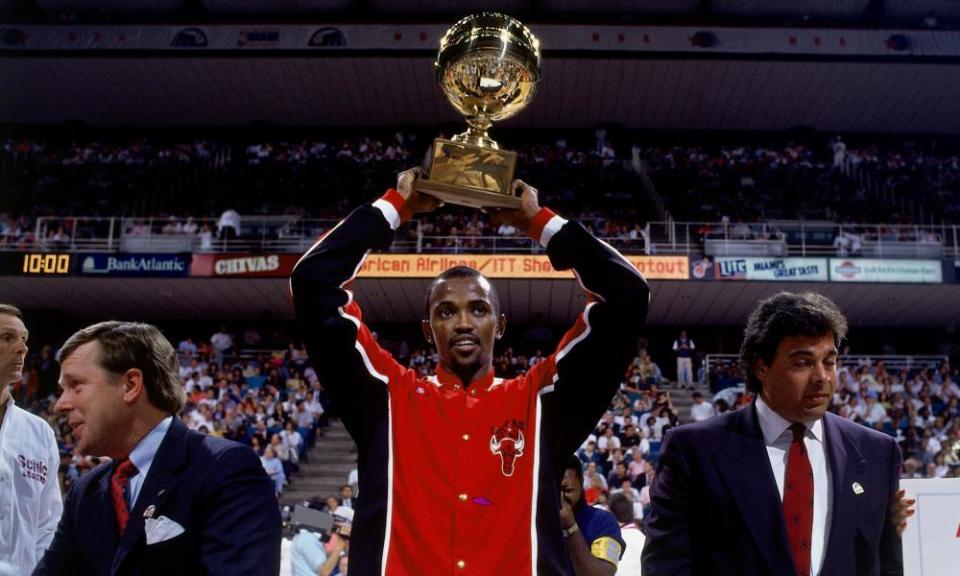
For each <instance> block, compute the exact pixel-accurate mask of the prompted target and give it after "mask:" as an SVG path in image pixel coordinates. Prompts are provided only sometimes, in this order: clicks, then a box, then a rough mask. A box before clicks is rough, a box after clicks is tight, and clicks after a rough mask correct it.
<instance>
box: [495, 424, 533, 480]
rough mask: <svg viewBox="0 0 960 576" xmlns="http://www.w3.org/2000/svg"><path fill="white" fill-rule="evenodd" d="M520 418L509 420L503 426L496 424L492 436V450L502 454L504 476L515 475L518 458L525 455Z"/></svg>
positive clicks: (501, 468) (501, 461)
mask: <svg viewBox="0 0 960 576" xmlns="http://www.w3.org/2000/svg"><path fill="white" fill-rule="evenodd" d="M525 427H526V426H525V424H524V423H523V422H521V421H519V420H508V421H507V422H506V423H504V425H503V426H495V427H494V428H493V435H492V436H490V452H491V453H493V454H499V455H500V471H501V472H503V475H504V476H513V470H514V464H515V463H516V461H517V458H519V457H520V456H523V445H524V439H523V429H524V428H525Z"/></svg>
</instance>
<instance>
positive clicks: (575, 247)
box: [529, 209, 650, 458]
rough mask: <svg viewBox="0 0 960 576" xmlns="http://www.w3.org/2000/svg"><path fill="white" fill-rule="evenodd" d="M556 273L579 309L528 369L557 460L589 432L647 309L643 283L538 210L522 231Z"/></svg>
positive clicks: (611, 255) (605, 249) (596, 245)
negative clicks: (569, 277)
mask: <svg viewBox="0 0 960 576" xmlns="http://www.w3.org/2000/svg"><path fill="white" fill-rule="evenodd" d="M529 230H530V232H531V234H532V235H533V236H534V237H535V238H537V239H539V240H540V243H541V244H542V245H543V246H545V247H546V249H547V254H548V255H549V257H550V263H551V264H552V265H553V267H554V268H555V269H557V270H570V269H572V270H573V273H574V275H575V276H576V278H577V281H578V282H579V284H580V287H581V288H582V289H583V291H584V292H585V293H586V296H587V306H586V308H585V309H584V311H583V312H582V313H581V314H580V316H579V317H578V318H577V320H576V322H575V323H574V325H573V327H572V328H570V329H569V330H568V331H567V333H566V334H565V335H564V337H563V339H562V340H561V341H560V344H559V345H558V347H557V350H556V352H554V354H553V355H551V356H550V358H548V359H547V361H545V362H542V363H540V364H538V365H537V366H536V368H535V369H536V370H537V372H538V374H537V376H536V377H537V379H538V380H539V382H540V386H541V393H543V394H547V393H550V394H549V396H551V397H550V398H549V399H546V398H545V400H544V401H545V405H547V406H549V408H548V409H550V410H552V411H553V412H554V413H555V414H556V417H557V419H558V421H559V422H562V424H563V425H562V427H560V428H558V429H557V430H556V432H555V437H556V440H557V441H556V443H555V446H556V448H557V451H558V454H557V457H562V458H565V457H566V455H567V454H569V453H571V452H573V451H574V450H575V449H576V447H577V446H579V445H580V443H581V442H582V441H583V439H584V438H586V437H587V435H588V434H589V433H590V431H591V430H592V429H593V427H594V426H595V425H596V423H597V420H599V419H600V416H601V415H602V414H603V412H604V410H605V409H606V407H607V406H608V405H609V403H610V400H611V399H612V398H613V395H614V394H615V393H616V391H617V389H618V388H619V386H620V382H621V381H622V380H623V374H624V370H625V369H626V367H627V365H628V364H629V362H630V360H631V358H633V357H634V356H635V355H636V352H637V339H638V338H639V336H640V333H641V331H642V329H643V326H644V323H645V321H646V317H647V308H648V306H649V302H650V287H649V285H648V284H647V282H646V280H645V279H644V278H643V276H642V275H641V274H640V272H638V271H637V269H636V267H635V266H633V265H632V264H630V263H629V262H628V261H627V260H626V259H625V258H624V257H623V256H622V255H621V254H620V253H619V252H617V251H616V250H614V249H613V248H612V247H611V246H610V245H609V244H607V243H606V242H603V241H601V240H598V239H597V238H595V237H594V236H593V235H592V234H591V233H590V232H588V231H587V229H586V228H584V227H583V226H582V225H581V224H580V223H578V222H574V221H568V220H566V219H564V218H561V217H560V216H557V215H556V214H554V213H553V212H551V211H550V210H548V209H540V210H539V211H538V212H537V215H536V216H535V217H534V219H533V221H532V222H531V226H530V227H529Z"/></svg>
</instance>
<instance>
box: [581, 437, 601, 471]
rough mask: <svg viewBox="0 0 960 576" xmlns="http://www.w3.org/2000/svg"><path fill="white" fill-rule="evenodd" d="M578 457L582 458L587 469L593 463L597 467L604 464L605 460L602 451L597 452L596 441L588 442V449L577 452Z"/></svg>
mask: <svg viewBox="0 0 960 576" xmlns="http://www.w3.org/2000/svg"><path fill="white" fill-rule="evenodd" d="M577 456H578V457H579V458H580V461H581V462H583V466H584V467H586V466H587V465H588V464H590V463H591V462H592V463H593V464H594V465H595V466H596V465H599V464H600V463H601V462H603V458H602V456H601V454H600V451H599V450H597V443H596V441H594V440H587V445H586V447H584V448H581V449H580V450H579V451H578V452H577Z"/></svg>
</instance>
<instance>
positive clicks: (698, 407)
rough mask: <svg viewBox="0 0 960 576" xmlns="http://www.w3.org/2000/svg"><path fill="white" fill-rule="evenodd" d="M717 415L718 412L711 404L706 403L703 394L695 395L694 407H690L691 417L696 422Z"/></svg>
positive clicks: (696, 393) (697, 393)
mask: <svg viewBox="0 0 960 576" xmlns="http://www.w3.org/2000/svg"><path fill="white" fill-rule="evenodd" d="M716 415H717V410H716V409H715V408H714V407H713V406H712V405H711V404H709V403H707V402H704V400H703V394H701V393H699V392H694V393H693V406H691V407H690V417H691V418H693V421H694V422H701V421H703V420H707V419H708V418H713V417H714V416H716Z"/></svg>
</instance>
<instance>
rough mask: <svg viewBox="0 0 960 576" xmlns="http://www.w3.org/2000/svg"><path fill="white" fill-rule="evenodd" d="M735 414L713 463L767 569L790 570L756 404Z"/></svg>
mask: <svg viewBox="0 0 960 576" xmlns="http://www.w3.org/2000/svg"><path fill="white" fill-rule="evenodd" d="M737 414H738V416H737V417H736V418H735V419H734V420H733V426H732V428H731V430H730V437H729V439H728V441H727V444H726V446H725V448H724V450H722V451H720V452H718V453H716V454H714V457H715V459H716V464H717V467H718V468H719V470H720V472H721V475H722V476H723V478H724V480H725V483H726V486H727V489H728V490H729V491H730V493H731V494H732V495H733V498H734V500H735V501H736V503H737V505H738V506H739V508H740V513H741V514H742V515H743V519H744V521H745V522H746V524H747V528H748V529H749V531H750V535H751V536H752V537H753V540H754V541H755V542H756V548H757V550H759V551H760V554H761V555H763V558H764V560H765V561H766V563H767V565H768V566H769V568H770V571H771V572H772V573H774V574H790V573H792V572H793V570H794V567H793V560H792V558H791V556H790V547H789V544H788V543H787V535H786V530H785V528H784V525H785V524H784V520H783V509H782V504H781V501H780V494H779V492H778V491H777V483H776V480H775V479H774V477H773V470H772V469H771V468H770V459H769V457H768V456H767V448H766V444H765V443H764V441H763V433H762V432H761V431H760V423H759V420H758V419H757V414H756V407H755V406H754V405H752V404H751V405H750V406H748V407H746V408H744V409H742V410H740V411H739V412H738V413H737Z"/></svg>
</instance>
